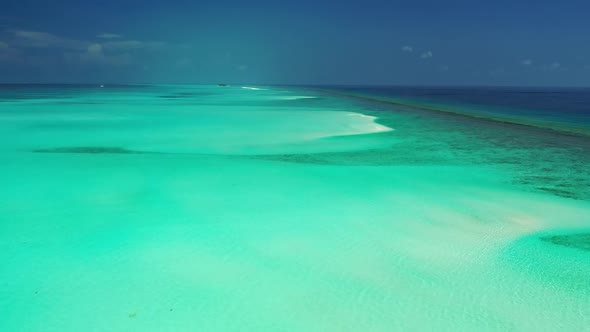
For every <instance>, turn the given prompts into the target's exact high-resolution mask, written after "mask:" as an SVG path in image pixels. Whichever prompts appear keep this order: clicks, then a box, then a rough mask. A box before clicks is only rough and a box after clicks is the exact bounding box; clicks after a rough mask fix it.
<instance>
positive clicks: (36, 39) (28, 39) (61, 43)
mask: <svg viewBox="0 0 590 332" xmlns="http://www.w3.org/2000/svg"><path fill="white" fill-rule="evenodd" d="M14 37H15V43H16V44H17V45H18V46H20V47H25V48H47V47H57V48H65V49H76V50H84V49H86V48H87V47H88V44H89V42H85V41H81V40H76V39H69V38H63V37H60V36H56V35H54V34H51V33H48V32H40V31H28V30H15V31H14Z"/></svg>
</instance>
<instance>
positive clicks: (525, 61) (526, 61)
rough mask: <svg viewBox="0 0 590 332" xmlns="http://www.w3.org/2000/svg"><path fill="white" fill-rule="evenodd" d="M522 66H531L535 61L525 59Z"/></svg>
mask: <svg viewBox="0 0 590 332" xmlns="http://www.w3.org/2000/svg"><path fill="white" fill-rule="evenodd" d="M522 64H523V65H525V66H530V65H532V64H533V60H531V59H524V60H522Z"/></svg>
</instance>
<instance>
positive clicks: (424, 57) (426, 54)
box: [420, 51, 432, 59]
mask: <svg viewBox="0 0 590 332" xmlns="http://www.w3.org/2000/svg"><path fill="white" fill-rule="evenodd" d="M420 57H421V58H422V59H430V58H432V51H428V52H424V53H422V55H420Z"/></svg>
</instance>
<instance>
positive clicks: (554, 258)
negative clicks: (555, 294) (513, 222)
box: [500, 229, 590, 301]
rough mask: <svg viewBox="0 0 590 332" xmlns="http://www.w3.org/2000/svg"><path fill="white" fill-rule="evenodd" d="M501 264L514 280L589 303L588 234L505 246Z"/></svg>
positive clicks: (558, 234) (554, 234) (533, 237)
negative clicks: (511, 274) (562, 293)
mask: <svg viewBox="0 0 590 332" xmlns="http://www.w3.org/2000/svg"><path fill="white" fill-rule="evenodd" d="M500 257H501V258H502V261H504V262H507V263H508V266H509V267H510V269H511V270H512V271H513V272H514V273H516V274H517V275H518V278H523V279H525V280H529V279H530V280H534V281H535V283H537V284H540V285H541V286H542V287H550V288H553V289H562V290H566V291H571V292H572V293H571V294H572V296H576V297H581V298H583V299H585V300H586V301H588V300H589V299H590V282H588V280H590V264H588V262H590V231H588V230H587V229H586V230H581V231H571V230H569V231H551V232H542V233H536V234H530V235H527V236H524V237H521V238H519V239H517V240H516V241H515V242H513V243H512V244H511V245H509V246H508V247H507V248H506V249H505V251H504V253H503V255H501V256H500Z"/></svg>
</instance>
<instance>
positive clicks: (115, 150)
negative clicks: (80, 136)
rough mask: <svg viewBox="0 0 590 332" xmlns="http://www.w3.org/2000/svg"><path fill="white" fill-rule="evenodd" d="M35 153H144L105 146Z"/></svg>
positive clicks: (77, 147) (56, 149)
mask: <svg viewBox="0 0 590 332" xmlns="http://www.w3.org/2000/svg"><path fill="white" fill-rule="evenodd" d="M33 152H35V153H87V154H107V153H108V154H138V153H145V152H141V151H133V150H128V149H124V148H118V147H105V146H74V147H62V148H53V149H36V150H33Z"/></svg>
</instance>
